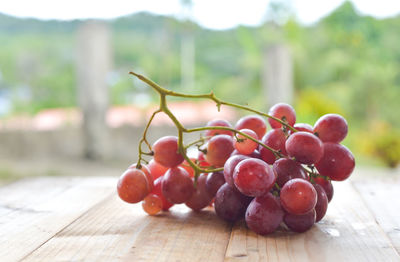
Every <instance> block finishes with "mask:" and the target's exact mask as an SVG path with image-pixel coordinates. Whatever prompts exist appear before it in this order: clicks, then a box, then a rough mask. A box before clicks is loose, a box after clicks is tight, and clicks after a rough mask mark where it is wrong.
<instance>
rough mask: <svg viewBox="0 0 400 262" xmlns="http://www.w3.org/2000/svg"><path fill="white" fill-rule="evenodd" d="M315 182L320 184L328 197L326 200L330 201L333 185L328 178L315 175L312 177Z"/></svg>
mask: <svg viewBox="0 0 400 262" xmlns="http://www.w3.org/2000/svg"><path fill="white" fill-rule="evenodd" d="M314 181H315V183H317V184H318V185H320V186H321V187H322V188H323V189H324V190H325V193H326V196H327V197H328V202H331V200H332V197H333V185H332V182H331V181H330V180H327V179H325V178H323V177H315V178H314Z"/></svg>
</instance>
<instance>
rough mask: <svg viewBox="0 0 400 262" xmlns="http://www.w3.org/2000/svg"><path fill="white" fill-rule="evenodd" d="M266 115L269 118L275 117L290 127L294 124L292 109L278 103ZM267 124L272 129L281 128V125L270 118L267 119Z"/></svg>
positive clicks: (294, 117)
mask: <svg viewBox="0 0 400 262" xmlns="http://www.w3.org/2000/svg"><path fill="white" fill-rule="evenodd" d="M268 114H269V115H270V116H273V117H276V118H278V119H281V120H283V121H285V122H287V123H288V124H289V125H290V126H293V125H294V123H296V112H295V111H294V109H293V107H292V106H290V105H288V104H285V103H278V104H275V105H274V106H272V107H271V109H270V110H269V112H268ZM268 122H269V124H270V126H271V127H272V128H281V127H282V124H281V123H279V122H278V121H276V120H273V119H272V118H268Z"/></svg>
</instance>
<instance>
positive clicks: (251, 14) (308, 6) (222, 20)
mask: <svg viewBox="0 0 400 262" xmlns="http://www.w3.org/2000/svg"><path fill="white" fill-rule="evenodd" d="M344 1H345V0H291V3H292V6H293V9H294V12H295V14H296V17H297V19H298V20H299V21H300V22H301V23H303V24H312V23H315V22H316V21H318V19H320V18H321V17H323V16H325V15H327V14H329V13H330V12H331V11H332V10H333V9H335V8H336V7H338V6H339V5H340V4H342V3H343V2H344ZM180 2H181V1H180V0H112V1H94V0H34V1H32V0H2V1H1V4H0V13H5V14H10V15H15V16H19V17H36V18H41V19H62V20H68V19H75V18H115V17H118V16H122V15H127V14H132V13H135V12H139V11H149V12H152V13H156V14H165V15H175V16H177V17H181V16H182V12H183V9H182V7H181V5H180ZM269 2H270V0H193V8H192V15H191V16H192V18H193V20H195V21H196V22H197V23H199V24H200V25H202V26H204V27H207V28H212V29H226V28H231V27H234V26H237V25H238V24H243V25H253V26H254V25H259V24H260V23H261V22H262V21H263V20H264V19H265V14H266V10H267V6H268V3H269ZM352 2H353V3H354V5H355V6H356V8H357V10H358V11H359V12H360V13H361V14H366V15H372V16H375V17H378V18H384V17H388V16H394V15H396V14H399V13H400V0H379V1H376V0H352Z"/></svg>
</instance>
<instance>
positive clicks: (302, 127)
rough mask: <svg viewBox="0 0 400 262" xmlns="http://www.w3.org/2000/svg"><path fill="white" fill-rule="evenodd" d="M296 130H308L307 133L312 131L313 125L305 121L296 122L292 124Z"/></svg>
mask: <svg viewBox="0 0 400 262" xmlns="http://www.w3.org/2000/svg"><path fill="white" fill-rule="evenodd" d="M293 127H294V128H295V129H296V130H297V131H304V132H309V133H314V132H313V127H312V126H311V125H309V124H305V123H296V124H294V126H293Z"/></svg>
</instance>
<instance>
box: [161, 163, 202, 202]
mask: <svg viewBox="0 0 400 262" xmlns="http://www.w3.org/2000/svg"><path fill="white" fill-rule="evenodd" d="M161 189H162V193H163V195H164V196H165V198H166V199H167V200H168V201H169V202H171V203H174V204H181V203H184V202H186V201H188V200H189V199H190V198H191V197H192V195H193V193H194V186H193V181H192V179H191V178H190V177H189V174H188V173H187V172H186V170H185V169H183V168H181V167H173V168H171V169H169V170H168V171H167V173H165V175H164V177H163V180H162V184H161Z"/></svg>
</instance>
